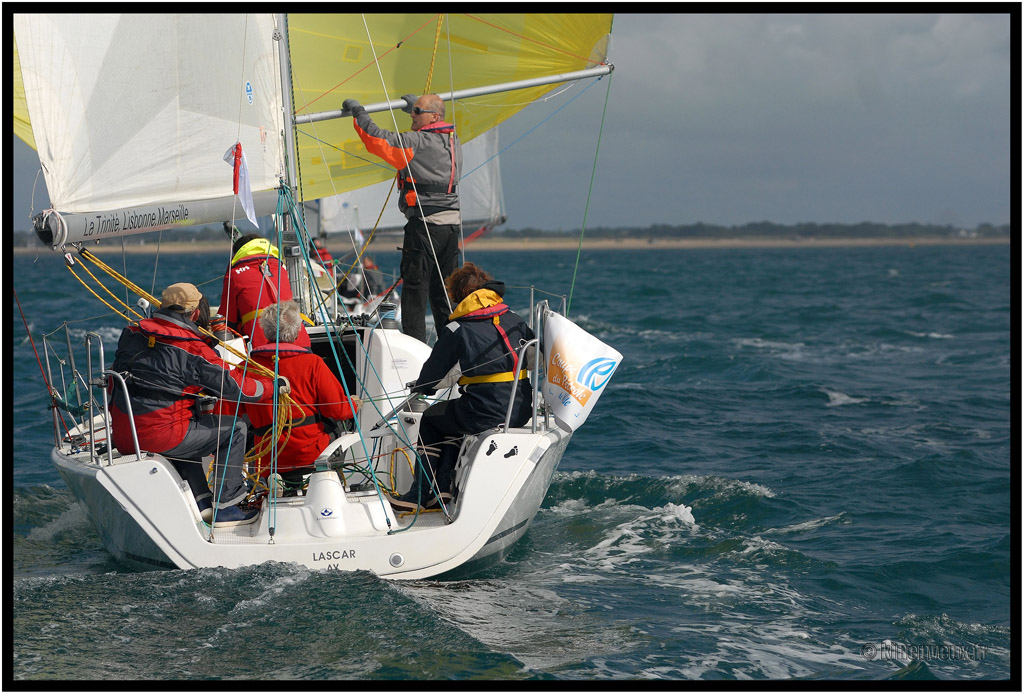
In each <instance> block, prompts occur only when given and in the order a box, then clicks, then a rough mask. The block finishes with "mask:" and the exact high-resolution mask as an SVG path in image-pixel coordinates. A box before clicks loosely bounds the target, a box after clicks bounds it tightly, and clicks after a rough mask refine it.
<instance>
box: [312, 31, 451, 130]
mask: <svg viewBox="0 0 1024 694" xmlns="http://www.w3.org/2000/svg"><path fill="white" fill-rule="evenodd" d="M436 16H437V15H431V16H430V17H429V18H428V19H427V21H425V22H424V23H423V24H422V25H420V26H419V27H418V28H416V29H414V30H413V31H412V33H410V34H408V35H407V36H405V37H403V38H402V39H400V40H399V41H398V43H397V44H395V45H394V46H392V47H391V48H389V49H388V50H386V51H384V52H383V53H381V55H380V57H381V58H384V57H386V56H387V55H389V54H391V53H392V52H394V51H397V50H398V49H399V48H401V47H402V44H404V43H405V42H406V41H408V40H409V39H410V38H412V37H413V36H415V35H416V34H418V33H420V32H421V31H423V29H424V28H426V27H427V26H428V25H429V24H430V23H431V22H433V21H434V18H435V17H436ZM363 26H364V27H365V26H366V19H365V17H364V18H363ZM366 35H367V41H368V42H369V44H370V50H371V51H372V52H373V60H372V61H370V62H368V63H366V65H364V66H362V67H361V68H359V69H358V70H356V71H355V72H353V73H352V74H351V75H349V76H348V77H346V78H345V79H343V80H342V81H341V82H338V83H337V84H336V85H334V86H333V87H331V88H330V89H328V90H327V91H325V92H324V93H323V94H321V95H320V96H318V97H316V98H315V99H313V100H312V101H310V102H309V104H308V106H312V105H313V104H315V103H316V102H317V101H319V100H320V99H323V98H324V97H326V96H327V95H328V94H330V93H332V92H333V91H334V90H335V89H337V88H338V87H340V86H341V85H343V84H345V83H346V82H348V81H349V80H351V79H353V78H354V77H356V76H357V75H358V74H359V73H361V72H363V71H364V70H368V69H369V68H370V67H371V66H372V65H374V64H375V63H377V60H378V58H377V52H376V51H375V50H374V48H373V42H372V40H371V39H370V32H369V31H367V32H366ZM298 113H299V111H296V114H298Z"/></svg>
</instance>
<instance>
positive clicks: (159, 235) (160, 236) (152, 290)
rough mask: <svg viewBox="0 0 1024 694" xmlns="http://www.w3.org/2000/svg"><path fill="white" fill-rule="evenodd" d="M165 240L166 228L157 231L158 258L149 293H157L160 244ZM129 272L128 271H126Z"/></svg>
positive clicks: (154, 262)
mask: <svg viewBox="0 0 1024 694" xmlns="http://www.w3.org/2000/svg"><path fill="white" fill-rule="evenodd" d="M163 240H164V230H163V229H161V230H160V231H158V232H157V236H156V258H155V259H154V260H153V282H152V284H150V285H149V293H150V294H156V270H157V268H158V267H160V246H161V244H162V243H163ZM125 274H127V273H125Z"/></svg>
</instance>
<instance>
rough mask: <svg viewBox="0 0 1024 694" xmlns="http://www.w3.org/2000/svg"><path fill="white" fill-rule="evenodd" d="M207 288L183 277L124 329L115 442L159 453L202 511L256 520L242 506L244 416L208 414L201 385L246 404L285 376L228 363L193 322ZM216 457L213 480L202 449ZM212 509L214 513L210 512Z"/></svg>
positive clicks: (114, 401) (115, 389)
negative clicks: (271, 376)
mask: <svg viewBox="0 0 1024 694" xmlns="http://www.w3.org/2000/svg"><path fill="white" fill-rule="evenodd" d="M201 298H202V294H200V293H199V290H198V289H196V287H195V286H194V285H191V284H188V283H187V282H182V283H178V284H172V285H171V286H169V287H167V288H166V289H165V290H164V291H163V294H161V296H160V309H159V310H157V311H155V312H154V313H153V316H152V318H145V319H143V320H141V321H139V322H138V324H137V325H129V326H128V327H127V328H125V329H124V330H123V331H122V333H121V337H120V339H119V340H118V343H117V351H116V352H115V353H114V363H113V365H112V367H111V369H112V370H114V371H117V372H119V373H120V374H121V375H122V378H124V379H125V382H126V384H127V390H128V401H129V402H130V404H131V408H130V412H131V416H129V414H128V413H129V407H128V403H126V402H125V392H124V389H123V388H121V387H120V386H119V385H118V384H116V383H112V385H111V388H112V393H111V396H112V398H111V404H110V415H111V424H112V427H113V433H112V438H113V443H114V446H116V447H117V450H118V451H119V452H120V453H121V454H122V455H127V454H132V453H135V452H136V451H135V440H134V438H133V433H134V434H135V436H137V437H138V444H139V448H141V449H142V450H144V451H150V452H153V453H160V454H162V455H163V456H164V457H166V458H167V459H168V460H170V462H171V464H172V465H174V467H175V469H177V470H178V472H179V473H180V474H181V475H182V477H183V478H184V479H185V480H186V481H187V482H188V484H189V487H190V488H191V489H192V493H193V495H194V496H195V497H196V504H197V505H198V507H199V510H200V512H202V513H203V515H204V518H208V517H209V516H212V515H214V513H213V511H212V507H213V506H214V505H216V508H217V511H216V514H215V521H216V523H217V524H218V525H237V524H241V523H249V522H251V521H253V520H255V518H256V515H257V511H256V510H251V509H243V508H241V507H239V506H238V504H239V503H240V502H242V501H243V500H244V499H245V497H246V495H247V493H248V490H247V489H246V486H245V471H244V469H243V467H242V465H243V459H244V457H245V436H246V425H245V422H244V421H242V420H239V419H236V418H233V417H221V416H219V415H215V414H212V413H203V412H202V408H201V407H200V405H199V395H200V393H201V392H203V393H205V394H207V395H210V396H214V397H217V398H222V399H225V400H230V401H232V402H235V401H238V402H243V403H250V402H260V401H262V400H265V399H271V398H272V397H273V387H274V385H277V386H278V387H279V389H280V390H281V392H287V381H286V380H285V379H281V381H280V382H279V383H277V384H275V383H272V382H271V380H270V379H265V378H262V377H254V376H251V375H250V376H244V375H243V374H242V371H241V370H239V369H229V368H228V365H227V364H225V363H224V362H223V361H222V360H221V358H220V357H219V356H218V355H217V353H216V352H215V351H213V349H212V348H211V347H210V346H209V345H208V344H207V338H206V337H205V336H203V335H202V334H201V333H200V332H199V328H198V327H197V326H196V323H195V321H196V320H198V319H199V318H200V314H201V311H200V307H199V304H200V300H201ZM206 455H213V456H214V474H213V480H212V481H211V482H210V484H209V486H208V485H207V481H206V473H205V470H204V468H203V466H202V464H201V463H202V459H203V456H206ZM207 511H209V514H207V513H206V512H207Z"/></svg>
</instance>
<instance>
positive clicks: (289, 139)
mask: <svg viewBox="0 0 1024 694" xmlns="http://www.w3.org/2000/svg"><path fill="white" fill-rule="evenodd" d="M276 16H277V29H276V30H275V32H274V40H275V41H277V52H278V58H279V62H280V66H281V99H282V107H283V108H284V114H283V116H284V133H283V135H284V154H285V185H286V186H288V189H289V190H290V191H291V198H292V200H296V201H297V200H298V199H299V198H298V195H297V194H296V188H297V186H298V180H299V175H298V159H297V158H296V155H295V109H294V108H293V106H292V63H291V51H290V49H289V46H288V15H287V14H285V13H283V12H281V13H278V14H277V15H276ZM297 212H298V210H297ZM281 223H282V231H281V248H280V251H281V260H282V262H284V266H285V268H286V269H287V270H288V279H289V283H290V284H291V288H292V296H293V297H294V298H295V301H297V302H298V304H299V310H300V311H302V312H303V313H304V314H306V315H310V311H311V306H312V301H311V300H310V293H309V282H308V281H307V280H306V268H304V267H302V265H301V263H302V257H303V256H302V249H301V247H300V246H299V243H300V241H299V238H298V234H297V233H296V231H295V229H294V228H293V227H292V218H291V214H290V213H289V212H287V211H286V213H285V215H284V219H283V220H281Z"/></svg>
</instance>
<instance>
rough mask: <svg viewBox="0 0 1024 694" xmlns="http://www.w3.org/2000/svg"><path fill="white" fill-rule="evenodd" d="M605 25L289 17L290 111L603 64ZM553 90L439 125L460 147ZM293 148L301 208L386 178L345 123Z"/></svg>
mask: <svg viewBox="0 0 1024 694" xmlns="http://www.w3.org/2000/svg"><path fill="white" fill-rule="evenodd" d="M364 17H365V24H364ZM611 25H612V15H610V14H481V15H469V14H448V15H446V14H384V15H365V16H363V15H337V14H325V15H310V14H291V15H289V17H288V32H289V47H290V51H291V61H292V80H293V101H294V107H295V112H296V113H297V114H305V113H316V112H320V111H331V110H335V109H340V108H341V102H342V101H343V100H344V99H347V98H353V99H358V100H359V101H360V102H361V103H363V104H370V103H379V102H383V101H388V100H394V99H399V98H401V96H402V95H404V94H415V95H417V96H418V95H420V94H424V93H427V92H434V93H438V94H444V93H447V92H449V91H459V90H462V89H469V88H473V87H481V86H487V85H493V84H500V83H504V82H511V81H518V80H524V79H531V78H535V77H542V76H548V75H554V74H559V73H563V72H572V71H576V70H583V69H586V68H591V67H595V66H596V65H599V64H600V63H601V62H603V61H604V60H605V57H606V54H607V50H608V37H609V35H610V33H611ZM371 41H372V49H371V43H370V42H371ZM374 53H376V59H377V62H376V63H375V60H374ZM382 77H383V80H382ZM559 86H560V85H558V84H554V85H545V86H541V87H534V88H530V89H526V90H519V91H514V92H505V93H501V94H491V95H487V96H480V97H474V98H471V99H464V100H459V101H458V102H456V103H455V104H452V103H448V104H447V111H446V114H445V120H446V121H448V122H453V123H454V124H455V126H456V128H457V131H458V133H459V137H460V138H461V139H462V141H463V142H468V141H469V140H471V139H473V138H474V137H476V136H477V135H479V134H481V133H483V132H484V131H486V130H488V129H490V128H493V127H494V126H496V125H498V124H499V123H501V122H502V121H503V120H505V119H507V118H509V117H510V116H512V115H514V114H515V113H517V112H519V111H520V110H521V109H522V108H524V107H526V106H527V105H529V104H530V102H531V101H534V100H536V99H538V98H539V97H541V96H542V95H543V94H545V93H546V92H548V91H551V90H553V89H556V88H558V87H559ZM373 118H374V120H375V121H376V122H377V123H378V125H380V126H381V127H384V128H387V129H388V130H392V131H394V130H398V131H407V130H409V128H410V119H409V116H408V114H406V113H403V112H401V111H396V112H395V115H394V120H393V119H392V115H391V114H390V113H387V112H384V113H377V114H373ZM296 141H297V149H298V159H299V180H300V187H299V192H298V195H299V198H300V199H303V200H313V199H317V198H321V197H325V196H329V195H334V194H337V193H341V192H345V191H348V190H353V189H356V188H361V187H363V186H366V185H370V184H372V183H377V182H379V181H383V180H386V179H387V178H390V177H392V176H394V175H395V171H394V169H392V168H390V167H388V166H386V165H384V164H383V162H381V161H380V160H379V159H377V158H376V157H374V156H372V155H368V154H367V152H366V150H365V149H364V148H363V146H362V143H361V142H360V141H359V138H358V137H357V136H356V134H355V131H354V130H353V128H352V119H351V118H342V119H335V120H329V121H320V122H316V123H310V124H303V125H300V126H299V127H298V128H297V135H296Z"/></svg>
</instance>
